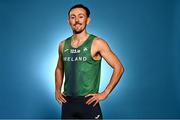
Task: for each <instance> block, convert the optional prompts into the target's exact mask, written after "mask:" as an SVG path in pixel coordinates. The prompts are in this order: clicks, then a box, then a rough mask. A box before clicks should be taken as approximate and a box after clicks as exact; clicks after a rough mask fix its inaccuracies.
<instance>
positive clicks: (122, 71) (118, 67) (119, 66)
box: [114, 63, 124, 76]
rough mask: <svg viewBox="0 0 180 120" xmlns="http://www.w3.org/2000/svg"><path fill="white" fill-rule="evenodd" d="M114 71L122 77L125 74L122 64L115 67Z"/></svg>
mask: <svg viewBox="0 0 180 120" xmlns="http://www.w3.org/2000/svg"><path fill="white" fill-rule="evenodd" d="M114 70H116V71H117V72H118V73H119V74H120V76H122V74H123V73H124V67H123V65H122V64H120V63H119V64H117V65H116V66H115V67H114Z"/></svg>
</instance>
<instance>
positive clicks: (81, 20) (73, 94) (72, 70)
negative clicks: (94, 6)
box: [55, 4, 124, 119]
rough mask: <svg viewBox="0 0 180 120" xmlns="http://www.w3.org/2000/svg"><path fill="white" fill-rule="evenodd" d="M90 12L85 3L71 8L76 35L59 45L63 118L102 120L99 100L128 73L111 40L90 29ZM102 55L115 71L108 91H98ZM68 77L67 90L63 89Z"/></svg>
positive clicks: (58, 97) (57, 84)
mask: <svg viewBox="0 0 180 120" xmlns="http://www.w3.org/2000/svg"><path fill="white" fill-rule="evenodd" d="M89 15H90V11H89V9H88V8H87V7H85V6H84V5H82V4H77V5H75V6H73V7H72V8H71V9H70V10H69V12H68V23H69V25H70V26H71V28H72V31H73V35H72V36H71V37H69V38H67V39H66V40H64V41H62V42H61V43H60V46H59V59H58V63H57V67H56V70H55V87H56V88H55V94H56V100H57V101H58V102H59V103H61V104H62V116H61V117H62V119H66V118H68V119H73V118H76V119H78V118H82V119H102V118H103V116H102V112H101V108H100V105H99V102H100V101H102V100H105V99H106V98H107V97H108V95H109V94H110V93H111V91H112V90H113V88H114V87H115V86H116V84H117V83H118V81H119V79H120V78H121V76H122V74H123V72H124V68H123V66H122V64H121V62H120V61H119V59H118V58H117V57H116V55H115V54H114V53H113V52H112V51H111V49H110V47H109V46H108V43H107V42H106V41H105V40H103V39H102V38H99V37H97V36H95V35H92V34H89V33H88V32H87V31H86V25H88V24H89V23H90V16H89ZM102 58H104V59H105V60H106V62H107V63H108V64H109V65H110V66H111V67H112V68H113V74H112V76H111V79H110V82H109V84H108V85H107V87H106V88H105V90H104V91H103V92H102V93H98V90H99V83H100V72H101V71H100V70H101V60H102ZM64 76H65V83H64V91H63V92H61V87H62V83H63V78H64Z"/></svg>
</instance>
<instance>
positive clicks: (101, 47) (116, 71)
mask: <svg viewBox="0 0 180 120" xmlns="http://www.w3.org/2000/svg"><path fill="white" fill-rule="evenodd" d="M95 45H97V48H98V49H97V52H98V53H100V55H101V56H102V57H103V58H104V59H105V61H106V62H107V63H108V64H109V65H110V66H111V67H112V68H113V74H112V76H111V79H110V82H109V84H108V85H107V87H106V89H105V90H104V91H103V92H102V93H99V94H89V95H87V96H93V97H92V98H90V99H89V100H88V101H87V102H86V103H87V104H91V103H93V102H94V101H95V104H94V105H93V106H95V105H96V104H97V103H98V102H99V101H101V100H104V99H106V98H107V97H108V95H109V94H110V93H111V91H112V90H113V89H114V87H115V86H116V85H117V83H118V82H119V80H120V78H121V76H122V74H123V72H124V67H123V65H122V64H121V62H120V60H119V59H118V57H117V56H116V55H115V54H114V53H113V52H112V50H111V49H110V47H109V45H108V44H107V42H106V41H104V40H102V39H100V38H98V39H97V40H96V44H95ZM87 96H86V97H87Z"/></svg>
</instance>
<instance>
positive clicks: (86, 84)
mask: <svg viewBox="0 0 180 120" xmlns="http://www.w3.org/2000/svg"><path fill="white" fill-rule="evenodd" d="M95 37H96V36H94V35H92V34H89V37H88V38H87V40H86V41H85V42H84V43H83V44H82V45H81V46H79V47H78V48H73V47H72V46H71V41H72V36H71V37H69V38H67V39H66V40H65V44H64V49H63V54H62V57H63V63H64V72H65V83H64V94H65V95H66V96H85V95H87V94H90V93H91V94H92V93H98V91H99V83H100V73H101V59H100V60H94V59H93V58H92V56H91V45H92V41H93V40H94V38H95Z"/></svg>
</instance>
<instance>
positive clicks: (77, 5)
mask: <svg viewBox="0 0 180 120" xmlns="http://www.w3.org/2000/svg"><path fill="white" fill-rule="evenodd" d="M74 8H83V9H84V10H85V11H86V15H87V17H89V15H90V10H89V8H87V7H86V6H84V5H82V4H76V5H74V6H72V7H71V8H70V9H69V12H68V16H69V14H70V12H71V10H72V9H74Z"/></svg>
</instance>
